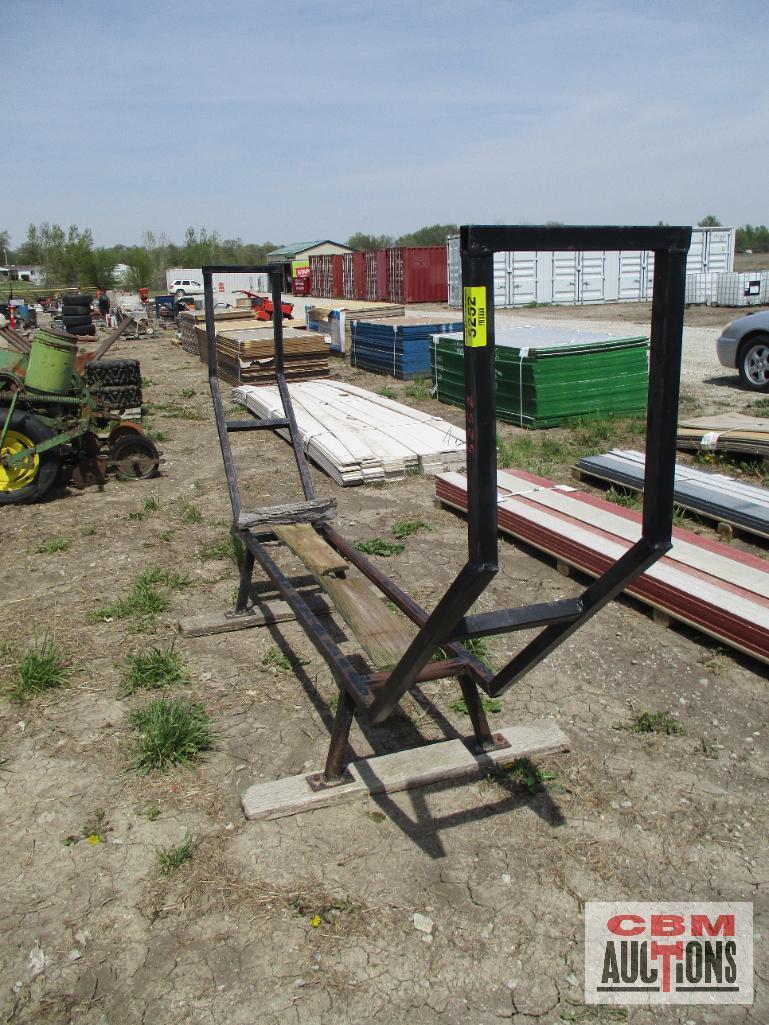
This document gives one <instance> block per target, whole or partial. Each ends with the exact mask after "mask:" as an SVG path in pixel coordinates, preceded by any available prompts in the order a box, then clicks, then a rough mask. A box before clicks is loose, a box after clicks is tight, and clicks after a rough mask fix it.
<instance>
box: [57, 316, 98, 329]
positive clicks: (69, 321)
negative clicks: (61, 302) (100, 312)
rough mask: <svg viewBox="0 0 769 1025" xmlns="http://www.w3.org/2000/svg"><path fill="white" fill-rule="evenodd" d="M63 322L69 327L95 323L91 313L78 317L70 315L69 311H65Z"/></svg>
mask: <svg viewBox="0 0 769 1025" xmlns="http://www.w3.org/2000/svg"><path fill="white" fill-rule="evenodd" d="M61 322H62V324H63V325H64V327H66V328H67V329H69V328H71V327H84V326H85V325H86V324H93V321H92V320H91V315H90V314H89V313H87V314H83V315H82V316H77V317H74V316H70V315H69V314H68V313H65V314H64V316H63V317H62V318H61Z"/></svg>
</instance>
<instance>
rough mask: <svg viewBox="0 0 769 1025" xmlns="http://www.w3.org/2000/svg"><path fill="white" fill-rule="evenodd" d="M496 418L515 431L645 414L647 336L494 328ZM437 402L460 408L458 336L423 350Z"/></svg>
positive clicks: (462, 397)
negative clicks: (516, 426)
mask: <svg viewBox="0 0 769 1025" xmlns="http://www.w3.org/2000/svg"><path fill="white" fill-rule="evenodd" d="M496 346H497V348H496V380H497V417H498V419H500V420H507V421H508V422H509V423H514V424H520V425H521V426H522V427H557V426H558V425H559V424H563V423H568V422H569V421H570V420H577V419H580V418H581V417H590V416H605V415H616V416H630V415H633V414H635V413H643V412H644V411H645V410H646V392H647V385H648V378H649V363H648V348H649V341H648V339H647V338H644V337H640V336H635V335H634V336H629V337H626V338H622V337H618V336H617V335H614V334H610V333H608V332H596V331H570V330H568V329H565V328H558V327H550V326H539V325H528V324H521V325H515V326H506V327H504V328H500V327H498V328H497V331H496ZM430 358H431V367H432V373H433V381H434V382H435V386H436V392H437V397H438V398H439V399H440V400H441V401H442V402H450V403H452V404H453V405H455V406H464V401H465V384H464V382H465V377H464V343H463V340H462V335H461V333H454V334H436V335H433V337H432V342H431V346H430Z"/></svg>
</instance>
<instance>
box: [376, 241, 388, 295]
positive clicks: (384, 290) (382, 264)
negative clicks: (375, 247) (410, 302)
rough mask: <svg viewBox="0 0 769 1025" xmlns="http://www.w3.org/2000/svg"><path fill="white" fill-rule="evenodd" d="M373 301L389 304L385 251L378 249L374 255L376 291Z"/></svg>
mask: <svg viewBox="0 0 769 1025" xmlns="http://www.w3.org/2000/svg"><path fill="white" fill-rule="evenodd" d="M374 299H378V300H379V302H385V303H386V302H390V290H389V288H388V287H387V250H386V249H380V250H379V251H378V252H377V254H376V291H375V293H374Z"/></svg>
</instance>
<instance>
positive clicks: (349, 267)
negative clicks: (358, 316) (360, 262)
mask: <svg viewBox="0 0 769 1025" xmlns="http://www.w3.org/2000/svg"><path fill="white" fill-rule="evenodd" d="M352 257H353V254H352V253H345V254H344V256H343V257H342V295H343V296H344V298H345V299H354V298H355V276H354V266H353V260H352Z"/></svg>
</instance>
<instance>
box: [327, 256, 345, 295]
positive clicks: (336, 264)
mask: <svg viewBox="0 0 769 1025" xmlns="http://www.w3.org/2000/svg"><path fill="white" fill-rule="evenodd" d="M329 298H330V299H342V298H344V257H342V256H341V255H337V254H336V253H335V254H334V255H333V256H332V257H331V295H330V296H329Z"/></svg>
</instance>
